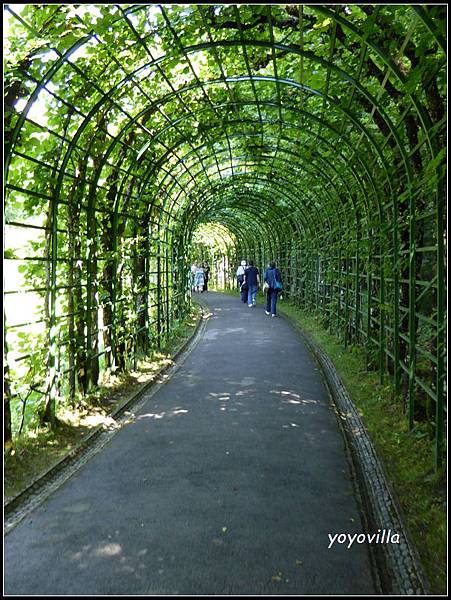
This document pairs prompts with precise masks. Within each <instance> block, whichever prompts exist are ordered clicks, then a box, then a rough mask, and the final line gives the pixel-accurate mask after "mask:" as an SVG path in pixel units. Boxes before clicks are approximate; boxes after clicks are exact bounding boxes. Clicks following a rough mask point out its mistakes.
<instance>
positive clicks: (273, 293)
mask: <svg viewBox="0 0 451 600" xmlns="http://www.w3.org/2000/svg"><path fill="white" fill-rule="evenodd" d="M277 294H278V292H277V290H273V289H272V288H269V290H268V291H267V292H266V311H267V312H270V313H271V314H272V315H275V314H277V313H276V304H277Z"/></svg>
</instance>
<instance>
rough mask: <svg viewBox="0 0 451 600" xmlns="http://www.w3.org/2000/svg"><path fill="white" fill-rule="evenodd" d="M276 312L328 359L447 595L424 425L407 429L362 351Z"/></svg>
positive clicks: (310, 322)
mask: <svg viewBox="0 0 451 600" xmlns="http://www.w3.org/2000/svg"><path fill="white" fill-rule="evenodd" d="M277 307H278V311H279V313H281V314H285V315H287V316H289V317H290V318H291V319H293V320H294V321H295V322H296V323H297V324H299V326H300V327H301V328H302V330H303V331H305V332H306V333H307V334H308V335H309V336H310V338H311V339H312V340H313V341H314V342H316V344H317V345H318V346H319V347H320V348H321V349H322V350H323V351H324V352H325V353H326V354H327V355H328V356H329V358H330V359H331V360H332V362H333V363H334V366H335V368H336V370H337V373H338V374H339V376H340V377H341V379H342V381H343V383H344V384H345V386H346V389H347V390H348V393H349V394H350V396H351V398H352V399H353V401H354V403H355V405H356V407H357V409H358V411H359V413H360V416H361V418H362V421H363V423H364V425H365V427H366V429H367V431H368V433H369V435H370V437H371V439H372V441H373V444H374V446H375V448H376V450H377V453H378V456H379V458H380V459H381V460H382V462H383V464H384V466H385V470H386V472H387V475H388V477H389V479H390V482H391V485H392V487H393V489H394V491H395V493H396V496H397V499H398V502H399V504H400V506H401V508H402V511H403V513H404V518H405V521H406V524H407V527H408V529H409V532H410V536H411V538H412V539H413V541H414V543H415V545H416V547H417V550H418V553H419V555H420V558H421V561H422V564H423V567H424V570H425V573H426V575H427V577H428V579H429V582H430V585H431V588H432V592H433V593H434V594H445V593H446V583H447V579H446V547H447V521H446V481H445V471H444V470H443V471H442V472H436V470H435V462H434V445H433V442H432V441H431V440H430V438H429V435H428V434H427V433H426V430H425V428H424V427H423V426H422V424H420V423H417V424H416V426H415V428H414V430H413V431H411V432H410V431H409V430H408V423H407V418H406V415H405V413H404V411H403V407H402V403H401V402H400V401H399V400H396V399H394V398H393V393H392V388H391V386H390V385H381V384H380V382H379V374H378V373H375V372H374V371H367V370H366V366H365V356H364V353H363V351H362V349H360V348H356V347H348V348H347V349H346V348H344V346H343V344H341V343H340V342H339V341H338V340H337V338H336V337H334V336H332V335H331V334H330V333H329V332H328V331H326V330H325V329H324V327H323V326H322V325H321V320H320V317H319V316H315V315H313V314H312V313H310V312H307V311H304V310H301V309H299V308H297V307H294V306H292V305H291V304H289V303H287V302H284V301H281V302H278V305H277Z"/></svg>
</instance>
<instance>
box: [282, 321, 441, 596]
mask: <svg viewBox="0 0 451 600" xmlns="http://www.w3.org/2000/svg"><path fill="white" fill-rule="evenodd" d="M280 314H281V315H282V317H283V318H284V319H286V320H287V321H289V322H290V323H291V324H292V325H293V326H294V327H295V328H296V329H297V331H298V332H299V334H300V335H301V337H302V338H303V339H304V341H305V342H306V344H307V346H308V347H309V349H310V350H311V352H312V354H313V355H314V356H315V358H316V359H317V361H318V364H319V366H320V367H321V370H322V372H323V374H324V378H325V380H326V383H327V386H328V388H329V392H330V394H331V396H332V399H333V402H334V404H335V406H336V408H337V410H338V419H339V422H340V424H341V427H342V430H343V431H344V433H345V436H346V442H347V445H348V448H349V450H350V454H351V458H352V461H353V466H354V469H355V472H356V475H357V477H356V479H357V485H358V486H359V491H360V494H361V497H362V499H363V501H364V503H365V508H366V511H367V521H368V525H369V527H370V528H371V531H370V532H369V533H373V532H377V531H378V529H381V530H382V529H385V530H387V531H388V530H390V529H391V531H392V532H393V533H394V532H396V533H397V534H399V544H392V543H383V544H372V545H371V550H372V551H373V558H374V559H375V560H376V563H377V569H378V575H379V578H380V584H381V586H382V589H383V593H385V594H390V595H426V594H430V593H431V591H430V586H429V583H428V581H427V579H426V576H425V574H424V572H423V567H422V565H421V561H420V558H419V555H418V552H417V550H416V548H415V545H414V544H413V542H412V540H411V539H410V535H409V533H408V530H407V527H406V525H405V522H404V518H403V516H402V511H401V508H400V506H399V504H398V501H397V500H396V496H395V494H394V492H393V490H392V489H391V486H390V483H389V481H388V478H387V475H386V473H385V470H384V467H383V465H382V463H381V461H380V460H379V457H378V456H377V453H376V450H375V448H374V446H373V443H372V441H371V439H370V437H369V435H368V432H367V430H366V428H365V426H364V425H363V423H362V420H361V418H360V415H359V413H358V411H357V408H356V407H355V405H354V403H353V401H352V400H351V398H350V396H349V394H348V392H347V390H346V388H345V386H344V385H343V382H342V381H341V379H340V377H339V376H338V374H337V372H336V370H335V367H334V365H333V364H332V362H331V360H330V359H329V358H328V356H326V354H325V353H324V352H323V351H322V350H321V349H320V348H319V346H318V345H317V344H316V343H315V342H314V341H313V340H312V339H311V338H310V337H309V336H308V335H307V334H306V333H305V332H304V331H303V330H302V329H301V327H300V326H299V325H298V323H297V322H296V321H295V320H294V319H293V318H291V317H290V316H288V315H285V314H282V313H280Z"/></svg>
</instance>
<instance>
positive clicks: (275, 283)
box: [264, 261, 283, 317]
mask: <svg viewBox="0 0 451 600" xmlns="http://www.w3.org/2000/svg"><path fill="white" fill-rule="evenodd" d="M264 279H265V282H266V283H267V284H268V289H267V292H266V311H265V312H266V314H267V315H271V316H272V317H276V316H277V312H276V305H277V295H278V293H279V292H280V291H282V288H283V285H282V276H281V275H280V271H279V269H277V268H276V264H275V263H274V262H273V261H271V262H270V263H269V265H268V268H267V269H266V271H265V278H264Z"/></svg>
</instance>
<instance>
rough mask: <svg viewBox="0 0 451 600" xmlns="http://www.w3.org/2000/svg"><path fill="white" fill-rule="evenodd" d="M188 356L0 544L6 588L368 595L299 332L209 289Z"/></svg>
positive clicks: (327, 425) (327, 406)
mask: <svg viewBox="0 0 451 600" xmlns="http://www.w3.org/2000/svg"><path fill="white" fill-rule="evenodd" d="M201 298H202V302H203V303H206V304H207V305H208V306H209V309H210V317H209V318H208V321H207V323H206V327H205V330H204V332H203V335H202V336H201V338H200V340H199V341H198V343H197V345H196V347H195V348H194V349H193V350H192V352H191V353H190V354H189V355H188V356H187V358H186V359H185V360H184V362H183V363H182V364H181V365H180V367H179V369H178V370H177V371H176V372H175V374H174V375H173V376H172V377H171V378H170V379H169V381H167V382H166V383H165V384H164V385H163V386H162V387H161V388H160V389H159V390H158V392H157V393H155V394H154V395H152V397H149V399H148V401H146V403H145V404H144V405H142V406H141V408H140V409H139V411H136V412H134V413H133V414H132V415H131V416H130V419H129V422H128V424H127V425H125V426H124V427H122V428H121V429H120V430H119V431H118V432H117V433H116V435H114V436H113V437H112V439H111V441H110V442H109V443H108V444H107V445H106V446H105V447H104V448H103V449H102V450H101V451H100V452H99V453H98V454H96V455H95V456H93V458H92V459H91V460H89V462H87V464H85V465H84V466H83V467H82V468H81V469H80V470H79V471H78V472H77V473H75V474H74V475H73V476H72V477H71V478H70V479H69V480H68V481H67V482H66V483H65V484H64V485H63V486H62V487H61V488H59V489H58V490H57V491H55V492H54V493H53V494H52V495H51V496H50V497H49V498H47V500H45V501H44V502H43V503H42V504H41V505H40V506H39V507H38V508H37V509H35V510H34V511H33V512H32V513H31V514H30V515H29V516H28V517H26V518H25V519H23V520H22V521H21V522H20V523H19V524H18V525H17V526H16V527H15V528H14V529H13V530H12V531H11V532H10V533H8V534H7V535H6V537H5V539H4V552H5V554H4V594H5V595H270V594H274V595H371V594H376V593H378V591H377V586H376V585H375V583H374V580H373V576H372V568H371V562H370V557H369V552H368V546H367V545H366V544H353V545H352V546H351V547H350V548H348V545H347V544H338V543H335V544H334V545H333V546H332V547H331V548H329V545H330V538H329V534H330V535H332V536H333V535H335V534H351V535H352V534H354V533H362V532H364V531H365V528H364V524H363V522H362V519H361V508H360V505H359V501H358V497H357V496H356V494H355V489H354V488H355V486H354V483H353V479H352V470H351V468H350V464H349V460H348V458H347V454H346V447H345V443H344V440H343V436H342V433H341V431H340V428H339V426H338V423H337V416H336V414H335V412H334V410H333V407H332V405H331V403H330V399H329V396H328V393H327V390H326V386H325V384H324V382H323V380H322V377H321V372H320V370H319V367H318V366H317V364H316V362H315V360H314V358H313V357H312V356H311V354H310V353H309V351H308V349H307V348H306V347H305V345H304V343H303V342H302V340H301V339H300V337H299V335H298V334H297V333H296V331H295V330H294V329H293V328H292V327H291V326H290V324H289V323H288V322H286V321H284V320H283V319H282V318H280V317H279V318H272V317H270V316H267V315H266V314H265V311H264V307H263V306H261V305H257V306H256V307H254V308H248V307H247V306H246V305H244V304H243V303H241V302H240V300H239V298H238V297H232V296H227V295H222V294H215V293H212V292H208V293H206V294H202V296H201Z"/></svg>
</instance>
